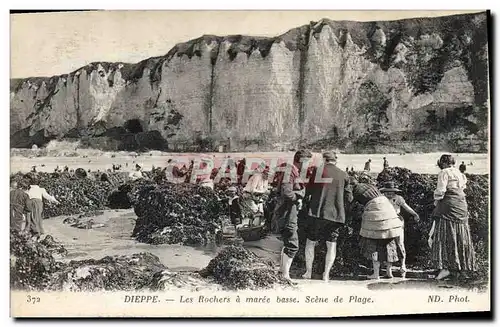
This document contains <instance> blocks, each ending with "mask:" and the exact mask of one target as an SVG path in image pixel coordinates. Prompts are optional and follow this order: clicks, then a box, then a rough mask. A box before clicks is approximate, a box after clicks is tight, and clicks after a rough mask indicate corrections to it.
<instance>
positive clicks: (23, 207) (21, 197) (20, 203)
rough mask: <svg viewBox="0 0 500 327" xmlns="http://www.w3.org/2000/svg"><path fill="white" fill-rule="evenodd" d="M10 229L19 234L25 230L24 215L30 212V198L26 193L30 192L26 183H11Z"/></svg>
mask: <svg viewBox="0 0 500 327" xmlns="http://www.w3.org/2000/svg"><path fill="white" fill-rule="evenodd" d="M10 185H11V189H10V228H11V230H13V229H14V230H17V231H18V232H20V231H22V230H23V222H24V220H25V216H24V214H25V213H26V212H28V211H29V210H30V209H29V205H28V203H29V200H30V197H29V195H28V193H26V191H27V190H28V187H27V185H25V183H20V184H19V185H18V183H17V182H16V181H15V180H13V179H11V182H10Z"/></svg>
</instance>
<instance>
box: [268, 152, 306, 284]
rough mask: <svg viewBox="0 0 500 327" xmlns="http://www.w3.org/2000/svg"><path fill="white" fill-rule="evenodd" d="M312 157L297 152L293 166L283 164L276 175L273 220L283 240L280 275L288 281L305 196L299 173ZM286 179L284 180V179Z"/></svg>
mask: <svg viewBox="0 0 500 327" xmlns="http://www.w3.org/2000/svg"><path fill="white" fill-rule="evenodd" d="M311 157H312V153H311V152H310V151H308V150H299V151H297V152H296V153H295V155H294V157H293V164H292V165H290V163H287V162H284V163H282V164H281V165H280V166H279V167H280V170H281V171H279V172H277V173H276V176H275V177H276V182H277V189H278V191H277V193H278V198H277V203H276V206H275V208H274V212H273V215H274V217H273V220H275V221H277V222H278V225H279V226H278V229H279V231H280V233H281V235H282V238H283V249H282V251H281V267H280V270H281V273H282V274H283V277H284V278H286V279H288V280H290V267H291V266H292V261H293V258H294V257H295V255H296V254H297V252H298V251H299V235H298V233H297V228H298V226H297V221H298V212H299V210H300V208H301V206H302V199H303V198H304V195H305V185H304V184H303V183H302V182H301V181H300V172H301V170H302V169H307V167H305V166H303V165H304V163H305V162H306V161H307V160H308V159H310V158H311ZM285 177H286V179H285Z"/></svg>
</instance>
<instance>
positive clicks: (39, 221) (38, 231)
mask: <svg viewBox="0 0 500 327" xmlns="http://www.w3.org/2000/svg"><path fill="white" fill-rule="evenodd" d="M10 187H11V190H10V228H11V230H17V231H18V232H26V233H28V234H29V235H30V236H31V237H33V238H34V239H39V238H40V237H41V236H42V235H43V234H44V229H43V216H42V215H43V200H46V201H49V202H53V203H55V204H59V201H58V200H57V199H56V198H55V197H54V196H52V195H50V194H49V193H47V191H46V190H45V189H44V188H42V187H40V186H39V181H38V178H37V176H36V174H33V173H30V174H27V175H26V176H25V177H24V178H23V179H22V180H20V181H16V180H15V179H11V181H10Z"/></svg>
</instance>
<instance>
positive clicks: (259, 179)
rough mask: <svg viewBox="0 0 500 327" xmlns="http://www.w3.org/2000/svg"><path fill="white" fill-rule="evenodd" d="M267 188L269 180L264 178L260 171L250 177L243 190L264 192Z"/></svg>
mask: <svg viewBox="0 0 500 327" xmlns="http://www.w3.org/2000/svg"><path fill="white" fill-rule="evenodd" d="M268 188H269V181H268V180H267V179H265V178H264V176H263V175H262V173H259V172H257V173H255V174H254V175H252V177H250V179H249V180H248V182H247V185H245V188H244V189H243V190H244V191H246V192H249V193H266V192H267V191H268Z"/></svg>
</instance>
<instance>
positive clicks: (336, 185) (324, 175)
mask: <svg viewBox="0 0 500 327" xmlns="http://www.w3.org/2000/svg"><path fill="white" fill-rule="evenodd" d="M323 160H324V165H323V170H322V171H321V170H319V171H318V174H321V176H316V177H315V179H314V180H313V181H312V183H309V184H308V186H307V191H306V200H308V203H309V211H308V218H307V219H308V222H307V227H306V235H307V241H306V248H305V257H306V272H305V274H304V275H302V277H303V278H306V279H310V278H311V274H312V266H313V261H314V247H315V246H316V243H317V242H318V241H326V247H327V252H326V260H325V270H324V272H323V280H324V281H328V280H329V276H330V271H331V269H332V266H333V263H334V261H335V256H336V253H337V239H338V237H339V234H340V230H341V229H342V228H343V227H344V224H345V209H344V203H345V201H348V202H351V201H352V193H351V190H350V187H349V176H348V175H347V174H346V173H345V172H344V171H342V170H341V169H340V168H338V167H337V166H336V164H337V155H336V154H335V153H334V152H325V153H324V154H323ZM320 178H321V179H320Z"/></svg>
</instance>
